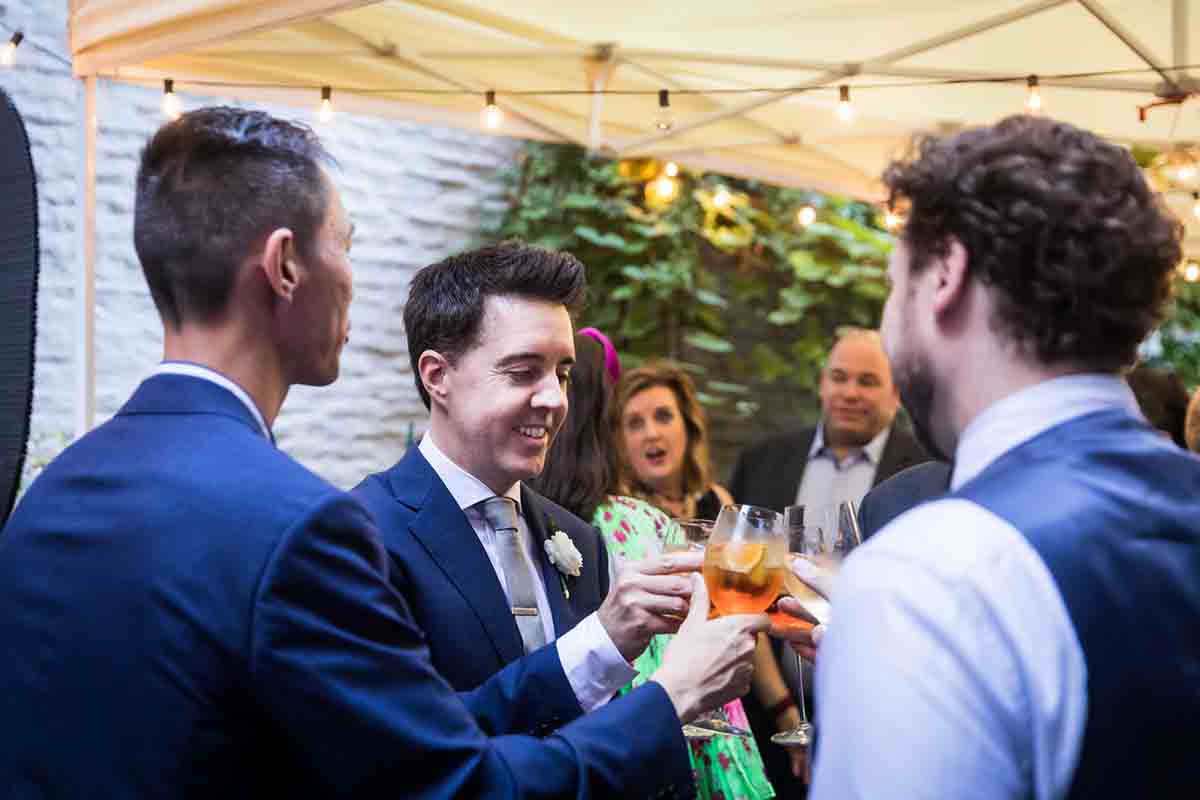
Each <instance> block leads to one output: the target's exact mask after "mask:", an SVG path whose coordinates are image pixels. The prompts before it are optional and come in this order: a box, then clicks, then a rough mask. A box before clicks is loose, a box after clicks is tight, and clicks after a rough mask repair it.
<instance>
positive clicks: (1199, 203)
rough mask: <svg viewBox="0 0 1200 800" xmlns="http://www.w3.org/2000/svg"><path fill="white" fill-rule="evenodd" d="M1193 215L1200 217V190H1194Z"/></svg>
mask: <svg viewBox="0 0 1200 800" xmlns="http://www.w3.org/2000/svg"><path fill="white" fill-rule="evenodd" d="M1192 216H1194V217H1195V218H1196V219H1200V192H1192Z"/></svg>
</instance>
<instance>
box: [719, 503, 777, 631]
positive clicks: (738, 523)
mask: <svg viewBox="0 0 1200 800" xmlns="http://www.w3.org/2000/svg"><path fill="white" fill-rule="evenodd" d="M786 572H787V537H786V536H785V535H784V531H783V518H782V516H781V515H780V514H779V512H777V511H772V510H771V509H768V508H761V507H759V506H751V505H732V506H725V507H724V508H722V509H721V513H720V514H718V515H717V522H716V525H714V526H713V531H712V535H711V536H710V537H709V540H708V547H706V548H705V550H704V582H705V583H706V584H707V585H708V595H709V597H710V598H712V602H713V605H714V606H716V607H717V610H719V611H720V612H721V613H722V614H759V613H762V612H763V611H766V610H767V607H768V606H770V605H771V603H773V602H774V601H775V598H776V596H777V595H778V594H779V588H780V587H781V586H782V585H783V577H784V574H785V573H786Z"/></svg>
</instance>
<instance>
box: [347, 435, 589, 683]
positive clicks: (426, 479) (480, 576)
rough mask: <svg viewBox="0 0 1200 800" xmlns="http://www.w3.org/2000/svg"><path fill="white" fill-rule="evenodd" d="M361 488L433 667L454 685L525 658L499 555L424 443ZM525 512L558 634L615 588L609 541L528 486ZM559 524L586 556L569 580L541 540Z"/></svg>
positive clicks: (359, 492) (478, 678)
mask: <svg viewBox="0 0 1200 800" xmlns="http://www.w3.org/2000/svg"><path fill="white" fill-rule="evenodd" d="M352 494H353V495H354V496H355V497H357V498H358V500H359V501H360V502H361V503H362V504H363V505H364V506H366V507H367V510H368V511H370V512H371V515H372V516H373V517H374V518H375V521H376V523H377V524H378V526H379V530H380V532H381V533H382V534H383V543H384V545H385V546H386V547H387V551H388V555H389V556H390V557H391V561H392V563H391V565H390V568H389V573H390V576H389V579H390V580H391V582H392V586H394V587H395V588H396V590H397V591H398V592H400V594H401V595H402V596H403V597H404V599H405V600H407V601H408V607H409V609H410V610H411V611H412V614H413V618H414V619H415V620H416V622H417V624H418V625H419V626H420V627H421V629H422V630H423V631H424V632H425V637H426V643H427V644H428V646H429V650H430V653H431V654H432V656H433V665H434V667H436V668H437V670H438V672H440V673H441V674H442V675H443V676H444V677H445V678H446V680H448V681H450V685H451V686H454V687H455V688H456V689H473V688H474V687H476V686H478V685H479V684H481V683H483V682H484V681H485V680H487V679H488V678H490V677H491V676H492V675H494V674H496V673H497V672H499V671H500V670H501V669H503V668H504V666H505V665H507V664H510V663H512V662H513V661H516V660H518V659H519V658H521V657H522V656H523V655H524V652H525V650H524V646H523V645H522V643H521V634H520V631H519V630H518V629H517V625H516V622H515V620H514V619H513V616H512V612H511V611H510V610H509V605H508V602H507V600H506V599H505V596H504V588H503V587H502V586H501V584H500V579H499V578H498V577H497V576H496V571H495V569H494V568H493V567H492V562H491V561H489V560H488V557H487V553H486V552H485V551H484V549H483V545H482V544H481V543H480V541H479V537H478V535H476V533H475V531H474V529H473V528H472V527H471V523H470V522H469V521H468V520H467V516H466V514H464V513H463V511H462V509H460V508H459V507H458V503H457V502H455V500H454V497H453V496H452V495H451V494H450V490H449V489H447V488H446V485H445V484H444V483H443V482H442V480H441V478H439V477H438V475H437V473H436V472H434V470H433V467H431V466H430V465H429V462H428V461H427V460H426V459H425V456H424V455H422V454H421V451H420V450H419V449H418V448H416V447H411V448H409V450H408V452H407V453H406V454H405V455H404V458H402V459H401V460H400V462H399V463H398V464H396V465H395V466H394V467H392V468H391V469H389V470H387V471H386V472H379V473H376V474H374V475H369V476H368V477H367V478H365V479H364V480H363V482H362V483H360V484H359V485H358V486H356V487H355V488H354V490H353V492H352ZM521 512H522V514H523V516H524V517H525V522H526V524H527V525H528V526H529V533H530V535H531V536H532V537H533V540H534V542H536V546H535V547H534V552H535V553H537V555H538V562H537V564H538V566H539V568H540V570H541V577H542V581H543V582H544V583H545V586H546V595H547V598H548V599H549V601H550V609H551V613H552V615H553V617H554V631H555V633H556V635H558V636H561V635H562V634H564V633H566V632H567V631H569V630H570V629H571V628H573V627H575V625H576V624H578V623H579V621H580V620H582V619H583V618H584V617H586V616H587V615H588V614H590V613H592V612H593V611H595V610H596V609H597V608H599V607H600V603H601V602H603V600H604V597H605V595H607V594H608V554H607V552H606V551H605V548H604V541H603V540H602V539H601V538H600V534H599V533H597V531H596V529H595V528H593V527H592V526H591V525H589V524H587V523H585V522H584V521H583V520H581V519H579V518H578V517H576V516H575V515H574V514H572V513H571V512H569V511H567V510H566V509H565V508H563V507H562V506H559V505H557V504H555V503H552V502H551V501H549V500H547V499H546V498H545V497H542V496H541V495H539V494H538V493H537V492H535V491H533V490H532V489H530V488H529V487H527V486H522V487H521ZM552 526H553V528H554V529H556V530H561V531H563V532H564V533H566V534H567V535H568V536H570V537H571V541H573V542H574V543H575V547H576V548H578V549H579V552H580V553H581V554H582V555H583V567H582V574H580V575H579V576H577V577H566V578H564V577H563V575H562V574H561V573H560V572H559V571H558V569H557V568H556V567H555V566H554V565H553V564H551V563H550V559H549V558H548V557H547V556H546V553H545V550H544V549H543V548H542V545H541V543H542V542H544V541H545V540H546V538H547V537H549V536H551V535H552V533H551V527H552ZM564 588H565V591H564ZM568 594H569V595H570V596H569V597H568V596H567V595H568Z"/></svg>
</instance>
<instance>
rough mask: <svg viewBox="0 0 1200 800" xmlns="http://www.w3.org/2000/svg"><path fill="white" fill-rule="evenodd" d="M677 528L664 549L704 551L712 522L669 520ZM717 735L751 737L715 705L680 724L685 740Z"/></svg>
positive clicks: (708, 520) (667, 538)
mask: <svg viewBox="0 0 1200 800" xmlns="http://www.w3.org/2000/svg"><path fill="white" fill-rule="evenodd" d="M672 523H673V524H674V526H675V528H676V531H671V532H669V533H668V535H667V537H666V541H665V542H664V543H663V552H664V553H671V552H681V551H682V552H687V551H692V552H704V549H705V547H706V546H707V544H708V539H709V537H710V536H711V535H712V530H713V525H714V523H713V521H712V520H710V519H677V520H672ZM718 734H724V735H727V736H750V731H748V730H745V729H743V728H739V727H738V726H736V725H734V724H733V723H732V722H730V721H729V717H728V715H727V714H726V713H725V709H724V708H715V709H713V710H712V711H709V712H707V713H705V714H701V715H700V716H699V717H697V718H696V719H694V720H692V721H691V722H690V723H688V724H686V725H684V726H683V735H684V737H685V738H687V739H711V738H712V737H713V736H716V735H718Z"/></svg>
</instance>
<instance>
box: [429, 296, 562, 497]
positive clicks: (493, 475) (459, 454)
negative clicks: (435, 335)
mask: <svg viewBox="0 0 1200 800" xmlns="http://www.w3.org/2000/svg"><path fill="white" fill-rule="evenodd" d="M574 363H575V339H574V334H573V332H572V328H571V317H570V315H569V314H568V313H567V309H566V308H565V307H564V306H562V305H560V304H555V303H548V302H545V301H542V300H530V299H526V298H522V297H514V296H491V297H488V298H487V300H486V301H485V303H484V307H483V322H482V324H481V326H480V329H479V336H478V340H477V344H476V345H475V346H474V347H472V348H471V349H470V350H467V351H466V352H464V353H462V354H461V355H460V356H458V357H457V358H455V359H454V360H453V361H452V362H451V364H450V366H449V367H448V369H447V372H446V381H445V389H446V392H445V395H444V399H443V400H441V403H443V404H444V405H443V411H444V414H445V418H446V421H447V422H448V426H447V430H446V431H445V432H446V433H447V434H449V436H448V437H447V438H448V441H445V442H443V441H441V440H439V441H438V444H439V446H441V447H442V449H443V450H445V451H446V454H447V455H448V456H450V458H451V459H453V460H454V462H455V463H457V464H458V465H459V466H460V467H462V468H463V469H464V470H466V471H467V472H469V473H471V474H472V475H474V476H475V477H476V478H478V479H479V480H480V481H482V482H483V483H484V484H486V485H487V486H488V487H490V488H491V489H492V490H493V491H495V492H496V493H497V494H501V493H503V492H504V491H506V490H507V489H508V488H509V487H511V486H512V485H513V484H514V483H517V482H518V481H523V480H528V479H529V478H532V477H533V476H535V475H537V474H538V473H540V472H541V471H542V467H543V466H545V463H546V451H547V450H549V449H550V443H551V442H552V441H553V440H554V436H555V434H557V433H558V430H559V428H561V427H562V424H563V420H564V419H565V418H566V415H567V392H566V389H567V376H568V374H569V372H570V369H571V365H572V364H574Z"/></svg>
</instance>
